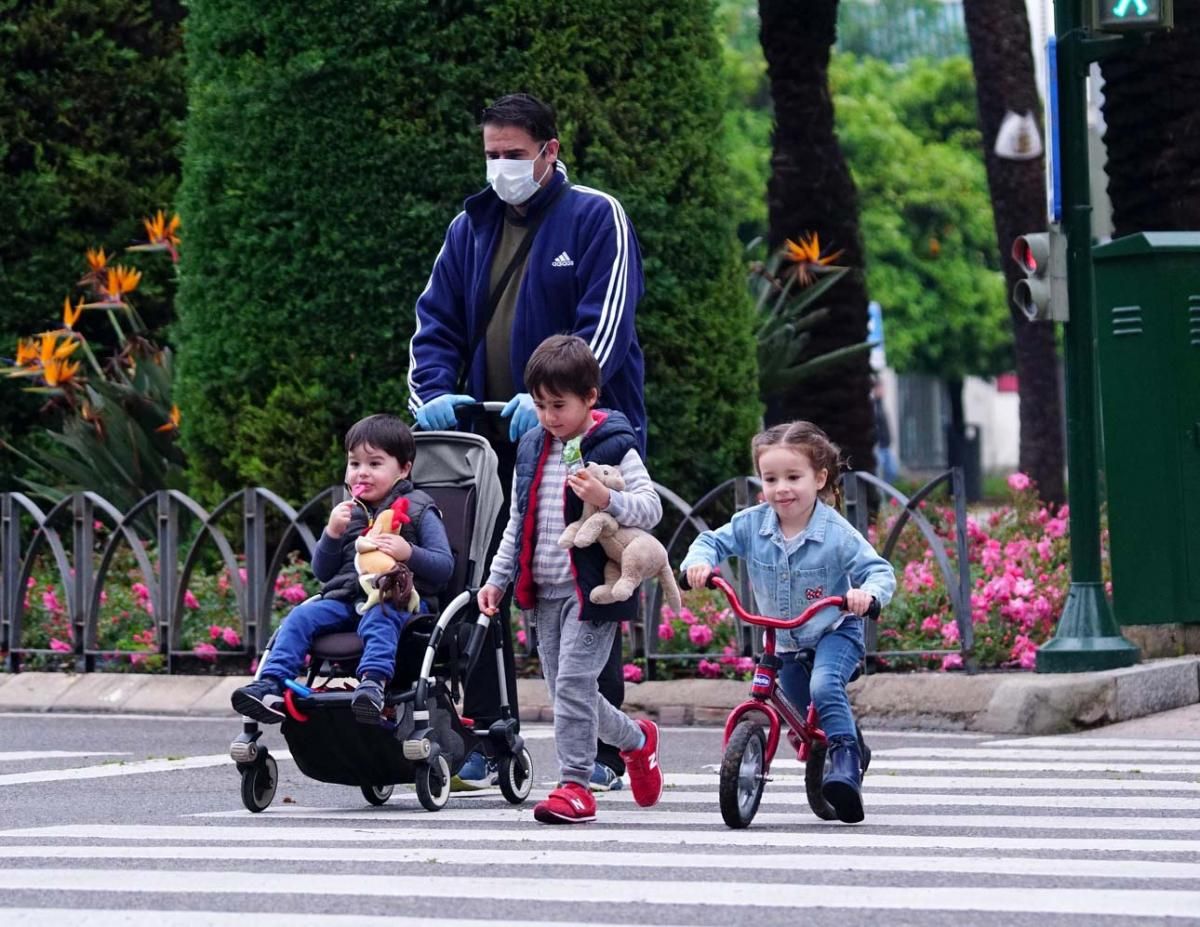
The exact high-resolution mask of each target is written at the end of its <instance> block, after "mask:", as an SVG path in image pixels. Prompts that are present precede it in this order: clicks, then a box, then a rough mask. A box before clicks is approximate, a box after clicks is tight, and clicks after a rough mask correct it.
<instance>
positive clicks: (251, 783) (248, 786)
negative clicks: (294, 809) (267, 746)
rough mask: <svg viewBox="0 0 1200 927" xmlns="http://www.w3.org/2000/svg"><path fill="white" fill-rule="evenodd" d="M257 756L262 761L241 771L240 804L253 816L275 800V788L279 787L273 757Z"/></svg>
mask: <svg viewBox="0 0 1200 927" xmlns="http://www.w3.org/2000/svg"><path fill="white" fill-rule="evenodd" d="M259 756H260V757H262V759H260V760H257V761H256V762H254V763H253V764H251V765H249V766H247V767H245V768H244V769H243V770H242V804H243V805H245V806H246V809H247V810H248V811H252V812H254V813H255V814H257V813H258V812H260V811H263V810H265V809H266V808H267V806H268V805H270V804H271V802H272V801H273V800H274V798H275V788H276V786H277V785H279V767H278V765H276V763H275V757H273V756H271V755H270V754H268V753H265V752H263V753H260V754H259Z"/></svg>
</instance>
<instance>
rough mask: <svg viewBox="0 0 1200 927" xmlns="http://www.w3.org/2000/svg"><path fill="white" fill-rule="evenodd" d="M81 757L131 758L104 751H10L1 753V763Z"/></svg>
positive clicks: (124, 754)
mask: <svg viewBox="0 0 1200 927" xmlns="http://www.w3.org/2000/svg"><path fill="white" fill-rule="evenodd" d="M81 756H129V754H128V753H109V752H105V751H102V750H91V751H88V750H9V751H7V752H5V753H0V763H25V762H28V761H29V760H67V759H75V758H77V757H81Z"/></svg>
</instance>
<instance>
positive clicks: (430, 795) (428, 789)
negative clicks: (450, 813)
mask: <svg viewBox="0 0 1200 927" xmlns="http://www.w3.org/2000/svg"><path fill="white" fill-rule="evenodd" d="M416 786H417V800H418V801H420V803H421V807H423V808H424V809H425V810H426V811H441V810H442V809H443V808H445V807H446V802H448V801H449V800H450V764H449V763H447V762H446V758H445V757H444V756H442V755H440V754H439V755H438V756H436V757H434V758H433V759H432V760H430V761H429V762H428V763H422V764H421V765H420V766H419V767H417V771H416Z"/></svg>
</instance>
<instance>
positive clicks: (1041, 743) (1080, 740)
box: [981, 734, 1200, 750]
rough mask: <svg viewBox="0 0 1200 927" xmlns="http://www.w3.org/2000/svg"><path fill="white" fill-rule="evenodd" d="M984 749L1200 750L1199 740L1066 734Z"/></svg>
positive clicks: (989, 744)
mask: <svg viewBox="0 0 1200 927" xmlns="http://www.w3.org/2000/svg"><path fill="white" fill-rule="evenodd" d="M981 746H984V747H1070V748H1071V749H1072V750H1076V749H1078V750H1099V749H1102V748H1105V747H1117V748H1118V749H1125V750H1130V749H1134V748H1141V747H1145V748H1146V749H1149V750H1155V749H1174V748H1178V749H1181V750H1200V740H1142V739H1141V738H1140V737H1137V738H1133V737H1091V736H1089V735H1087V734H1067V735H1054V736H1049V735H1048V736H1045V737H1017V738H1012V739H1008V740H989V741H988V742H987V743H985V744H981Z"/></svg>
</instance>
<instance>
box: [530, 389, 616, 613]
mask: <svg viewBox="0 0 1200 927" xmlns="http://www.w3.org/2000/svg"><path fill="white" fill-rule="evenodd" d="M592 415H593V418H594V419H595V421H596V422H597V424H596V425H595V426H593V427H592V429H591V430H590V431H589V432H587V434H585V435H584V436H583V441H582V442H581V446H580V450H581V451H582V452H583V459H584V461H585V462H586V463H599V464H609V465H611V466H614V467H616V466H620V463H621V461H622V460H623V459H624V457H625V455H626V454H627V453H629V451H631V450H636V449H637V448H638V436H637V432H635V431H634V430H633V426H632V425H631V424H630V423H629V419H627V418H626V417H625V416H624V415H622V414H621V413H620V412H616V411H613V410H611V409H604V410H595V411H593V413H592ZM551 443H552V442H551V441H550V440H549V435H548V433H547V432H546V430H545V429H543V428H534V429H531V430H530V431H528V432H526V433H525V435H524V437H522V438H521V443H520V444H519V445H517V463H516V487H515V488H516V497H517V504H518V510H519V511H520V512H521V530H520V531H519V532H518V534H517V542H516V550H515V551H514V556H515V558H516V562H517V576H516V580H515V582H514V583H513V598H514V599H515V600H516V603H517V606H518V607H520V608H533V606H534V601H535V599H536V598H537V587H536V586H535V585H534V582H533V570H532V564H533V548H534V544H535V543H540V544H556V543H558V538H539V537H537V536H536V534H537V512H536V509H537V493H538V484H539V483H540V482H541V475H542V467H543V466H544V464H545V462H546V455H547V454H548V453H549V451H550V445H551ZM563 489H564V491H563V496H564V508H563V519H564V521H565V523H566V524H568V525H569V524H570V523H571V522H573V521H575V520H576V519H577V518H579V516H580V515H582V514H583V501H582V500H581V499H580V498H579V497H578V496H576V495H575V493H573V492H571V491H570V490H569V489H567V488H566V487H565V486H564V488H563ZM569 553H570V557H571V568H572V572H574V574H575V591H576V593H577V594H578V595H579V603H580V614H579V617H580V620H582V621H632V620H633V619H634V618H636V617H637V609H638V601H637V600H638V597H637V596H636V595H635V596H631V597H630V598H629V599H628V600H626V601H624V602H613V603H612V604H611V605H596V604H595V603H594V602H592V600H591V599H590V598H589V596H590V594H591V591H592V590H593V589H594V588H596V587H597V586H600V585H603V583H604V566H605V564H606V563H607V562H608V555H607V554H605V553H604V548H603V547H601V546H600V545H599V544H592V545H591V546H590V547H572V548H571V549H570V552H569Z"/></svg>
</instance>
